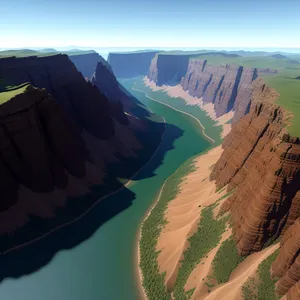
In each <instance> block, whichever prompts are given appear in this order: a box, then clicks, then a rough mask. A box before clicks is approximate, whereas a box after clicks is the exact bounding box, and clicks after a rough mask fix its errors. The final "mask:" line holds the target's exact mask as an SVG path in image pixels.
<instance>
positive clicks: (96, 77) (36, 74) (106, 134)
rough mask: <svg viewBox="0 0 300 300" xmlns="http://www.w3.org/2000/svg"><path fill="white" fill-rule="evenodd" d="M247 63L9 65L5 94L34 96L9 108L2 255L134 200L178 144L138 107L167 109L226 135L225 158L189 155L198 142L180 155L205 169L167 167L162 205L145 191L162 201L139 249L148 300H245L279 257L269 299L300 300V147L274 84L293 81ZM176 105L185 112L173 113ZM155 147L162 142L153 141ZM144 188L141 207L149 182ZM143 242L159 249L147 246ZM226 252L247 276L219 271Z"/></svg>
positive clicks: (93, 58) (163, 59)
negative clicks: (145, 168) (148, 167)
mask: <svg viewBox="0 0 300 300" xmlns="http://www.w3.org/2000/svg"><path fill="white" fill-rule="evenodd" d="M235 59H236V61H237V62H238V63H234V61H235ZM274 59H277V58H276V57H274ZM226 60H228V63H223V62H224V61H226ZM219 61H222V63H219ZM240 61H242V59H241V58H240V57H239V55H237V54H230V53H229V54H228V53H219V52H217V53H205V54H194V53H193V54H184V53H180V54H176V53H168V52H158V51H143V52H132V53H110V54H109V59H108V62H106V61H104V60H103V58H101V56H99V54H97V53H88V54H79V55H72V56H71V55H70V56H69V57H68V56H67V55H63V54H56V55H51V56H45V57H26V58H14V57H11V58H2V59H0V79H1V81H0V84H1V85H3V83H5V85H4V88H5V86H20V85H22V84H24V83H26V84H27V85H26V89H25V90H24V91H23V92H22V93H20V94H17V95H16V96H14V97H12V98H11V99H10V100H9V101H7V102H6V103H3V104H2V105H1V106H0V118H1V127H0V135H1V145H0V163H1V168H0V169H1V178H2V179H3V180H2V182H1V183H0V189H1V192H2V195H4V200H3V201H2V202H1V207H0V224H1V226H0V240H1V241H2V243H1V252H5V251H7V250H8V249H10V248H11V247H14V246H15V245H18V244H23V243H25V242H26V241H28V240H30V239H34V238H35V237H37V236H40V235H42V234H43V233H45V232H47V231H49V230H51V228H53V227H55V226H60V225H62V224H64V223H66V222H69V221H71V220H72V219H74V218H76V216H77V215H78V214H80V212H82V211H84V210H87V209H88V208H89V207H91V206H93V205H94V203H96V202H97V201H98V200H97V199H99V198H101V197H104V196H105V195H109V194H110V193H112V192H114V191H116V190H118V189H121V188H123V189H124V191H126V190H127V189H126V187H124V184H123V183H122V182H120V181H119V180H118V179H117V178H122V179H126V180H127V181H129V180H130V178H131V176H132V175H133V174H135V172H136V171H137V170H138V169H139V168H140V167H141V166H142V165H143V164H145V162H146V161H147V159H148V158H149V157H152V154H153V153H156V152H154V151H155V149H157V147H158V145H159V143H160V142H162V144H164V142H163V140H161V136H162V135H163V132H165V131H166V132H167V133H168V132H170V133H169V134H170V137H171V136H173V137H175V136H177V135H178V136H180V133H179V132H177V133H176V134H175V132H176V130H175V128H172V129H168V128H169V127H170V125H169V124H163V123H161V122H154V121H153V120H152V119H153V117H155V116H154V114H152V113H151V112H150V111H148V110H146V108H145V107H144V106H143V105H142V103H141V102H139V100H137V98H139V97H141V99H143V103H145V104H146V105H147V106H149V107H151V105H154V106H153V107H156V106H155V105H158V106H159V105H163V106H165V108H161V107H160V108H159V110H160V111H163V112H164V114H167V113H166V110H168V109H173V110H174V111H177V113H178V114H185V115H187V118H189V117H192V118H194V119H196V120H198V123H199V124H200V125H201V126H202V133H199V132H198V134H200V135H201V134H202V135H203V133H204V132H205V134H207V135H208V136H209V134H210V132H209V131H210V128H207V127H206V128H204V127H203V125H202V123H201V121H203V120H201V118H199V117H198V116H197V115H196V114H192V112H191V110H186V111H185V109H186V108H189V107H191V106H192V107H194V106H198V107H199V108H200V109H202V110H203V111H205V112H206V113H207V116H206V117H207V118H209V117H210V118H211V119H212V120H213V121H214V122H215V124H214V125H215V126H220V127H222V128H223V134H222V138H224V140H223V141H222V143H220V142H219V141H218V140H216V139H210V140H209V143H211V144H212V147H214V148H213V149H211V150H210V151H208V152H207V153H204V154H202V155H201V156H199V151H197V150H196V146H197V147H198V149H200V148H201V149H202V150H201V151H204V150H205V149H208V142H207V143H204V142H203V141H201V143H202V144H199V145H200V146H199V145H198V144H197V145H196V142H194V143H195V144H194V145H193V147H192V144H191V140H189V142H190V144H186V145H182V148H180V149H181V150H180V151H182V153H183V152H187V153H189V155H187V153H186V155H187V156H186V157H185V159H187V158H191V157H192V153H194V155H195V154H197V155H198V157H196V158H195V157H194V159H193V160H190V163H189V168H190V169H185V168H187V167H186V166H185V167H180V168H179V169H178V170H176V167H175V165H176V164H174V161H175V160H174V159H173V160H171V159H170V161H169V163H168V168H169V169H172V170H173V171H172V172H173V174H172V176H170V173H169V172H166V174H167V173H168V174H169V176H170V177H169V178H168V176H166V175H164V176H161V175H160V174H159V172H158V174H157V175H156V176H158V177H159V178H160V177H161V179H163V180H164V181H162V182H164V184H163V186H162V184H160V185H159V184H158V183H157V187H158V186H160V188H161V190H160V192H159V193H158V190H156V189H155V190H153V191H152V190H151V192H150V191H148V194H149V197H148V198H149V201H150V200H151V199H152V198H153V199H154V197H156V196H157V194H159V197H158V199H157V202H156V206H154V207H153V209H152V210H151V211H150V213H149V214H147V217H146V219H145V220H144V223H143V224H151V230H148V229H147V226H149V225H147V226H146V225H143V226H142V233H141V237H140V240H139V241H140V251H141V266H142V273H143V279H144V281H143V286H144V288H145V292H146V296H147V298H148V300H151V299H157V297H158V293H161V294H160V296H161V295H164V297H165V298H162V299H171V295H172V297H173V298H175V299H180V300H181V299H209V300H217V299H221V298H220V296H222V297H223V298H222V299H226V297H227V298H228V297H231V298H230V299H232V300H239V299H242V298H243V297H244V294H243V293H244V289H245V287H247V286H246V285H247V282H248V279H252V278H254V279H253V280H254V281H255V280H258V279H257V278H260V276H261V273H260V271H259V270H261V268H262V267H261V266H262V264H263V263H264V262H265V260H266V259H269V257H271V256H272V255H275V254H276V257H275V258H274V260H273V261H271V262H270V266H269V267H268V269H266V270H267V271H266V272H267V274H268V278H269V277H270V279H268V280H270V281H271V280H274V283H275V281H276V284H275V285H274V284H273V283H272V284H273V285H274V286H272V287H271V289H273V290H274V292H275V291H276V293H277V296H278V297H279V296H280V297H281V296H284V297H285V298H286V299H287V300H296V299H299V295H300V284H299V282H300V269H299V261H298V260H299V249H300V244H299V241H300V238H299V234H298V231H299V224H300V221H299V220H300V209H299V195H300V194H299V190H300V180H299V179H300V178H299V176H300V175H299V174H300V173H299V169H300V140H299V137H298V136H295V135H293V134H291V133H290V131H289V126H290V124H291V123H292V118H293V115H292V113H291V112H289V111H287V110H286V109H285V107H282V106H280V105H278V101H279V99H280V97H282V96H283V95H282V94H280V93H279V92H278V90H277V89H276V88H274V87H273V86H272V85H269V84H268V82H269V78H270V76H278V74H280V73H281V72H282V70H281V69H279V70H277V69H276V68H275V67H272V66H270V67H269V66H268V67H265V66H264V65H261V64H258V66H255V65H253V66H249V64H245V65H244V64H242V63H240ZM84 77H85V78H84ZM120 82H121V83H122V84H123V85H124V87H123V86H122V85H120ZM137 83H138V85H136V84H137ZM136 87H138V88H136ZM0 88H1V86H0ZM2 88H3V86H2ZM128 91H130V92H132V93H133V95H134V96H133V95H131V94H130V93H129V92H128ZM141 93H144V94H143V96H141ZM162 95H167V96H165V97H168V99H167V100H164V96H162ZM151 99H152V100H151ZM157 99H159V100H157ZM176 99H180V101H182V102H180V103H181V104H180V107H179V106H176V107H177V108H175V106H174V107H173V108H172V101H174V103H175V101H177V100H176ZM153 100H154V102H155V101H156V102H158V103H160V104H157V103H156V104H151V103H152V102H153ZM164 101H165V102H164ZM178 101H179V100H178ZM168 107H169V108H168ZM164 109H166V110H164ZM173 113H174V112H173ZM164 114H163V115H164ZM164 116H165V115H164ZM176 118H178V120H179V119H180V117H179V116H178V115H177V117H176ZM171 119H172V118H171ZM178 120H177V121H178ZM194 121H195V120H194ZM180 122H182V123H183V122H184V121H183V119H180ZM177 124H178V123H177ZM199 124H198V125H197V126H199ZM203 128H204V130H205V131H203ZM198 131H199V128H198ZM181 134H182V133H181ZM150 135H151V136H153V137H154V136H155V138H154V139H153V138H152V137H151V138H150V139H149V138H145V137H146V136H150ZM183 135H184V134H183ZM195 137H197V139H199V141H198V142H199V143H200V139H201V138H200V137H199V136H197V135H194V136H193V138H194V141H195ZM28 141H30V142H28ZM220 144H221V145H220ZM187 145H188V146H189V147H186V146H187ZM204 145H205V146H204ZM175 148H176V147H175ZM186 148H189V149H186ZM190 148H191V149H190ZM194 148H195V149H194ZM167 149H172V146H171V145H168V147H167ZM184 149H185V150H184ZM208 150H209V149H208ZM176 151H177V152H178V151H179V148H178V149H176ZM201 151H200V152H201ZM158 153H160V152H159V150H158ZM171 153H172V151H171ZM156 155H157V154H156ZM160 155H161V156H160V161H163V159H162V158H161V157H163V155H162V154H160ZM168 155H169V154H168ZM170 155H172V154H170ZM154 157H155V156H154ZM167 157H168V156H167ZM183 161H184V160H183V158H180V159H178V161H177V160H176V163H179V162H183ZM37 166H38V167H37ZM170 166H172V168H171V167H170ZM183 169H184V170H189V171H182V170H183ZM120 170H121V171H120ZM124 170H125V171H124ZM158 170H159V169H158ZM185 172H187V173H185ZM124 174H125V175H124ZM152 176H153V174H152ZM156 176H153V179H152V180H155V177H156ZM176 176H177V177H176ZM150 177H151V176H150ZM167 178H168V179H167ZM149 180H150V179H149ZM134 185H137V190H136V191H137V195H139V192H138V187H139V186H143V181H141V182H135V183H134ZM161 186H162V187H161ZM144 188H145V190H146V186H144ZM147 189H148V188H147ZM87 195H88V196H87ZM150 195H151V197H152V198H151V197H150ZM84 198H85V199H86V201H84V203H82V202H83V201H82V200H80V199H84ZM145 198H147V196H145ZM150 198H151V199H150ZM153 199H152V200H153ZM166 199H167V200H166ZM163 201H166V202H163ZM149 203H151V202H149ZM161 203H164V204H163V205H165V206H164V208H163V211H164V213H162V214H161V211H162V206H160V205H162V204H161ZM156 207H157V210H160V211H159V213H157V211H156V210H155V208H156ZM155 213H157V216H159V217H160V218H161V219H158V217H157V216H155V215H154V214H155ZM153 219H155V220H156V222H153V221H152V220H153ZM207 220H209V221H207ZM151 222H153V223H151ZM205 222H210V223H209V224H210V226H208V225H207V223H205ZM30 224H31V225H30ZM37 224H39V226H36V225H37ZM34 227H35V229H33V228H34ZM143 231H145V232H147V234H153V233H155V234H157V236H155V239H154V240H153V239H151V241H150V239H149V241H146V240H145V239H143ZM12 233H13V234H12ZM202 236H205V238H203V237H202ZM212 236H214V237H213V238H212ZM201 239H202V240H201ZM199 241H201V243H199ZM148 242H149V243H150V244H149V245H148V244H147V243H148ZM154 242H155V243H156V245H154V244H153V243H154ZM232 242H233V244H232ZM202 244H203V245H202ZM207 245H210V246H207ZM224 245H227V247H228V245H231V246H230V247H232V248H231V250H232V251H231V252H234V253H236V254H234V255H236V256H232V259H235V260H236V261H238V262H237V263H236V265H235V266H234V267H232V270H230V272H229V271H228V272H229V273H228V278H227V279H226V280H223V279H222V280H221V279H220V277H218V276H220V274H219V275H218V273H217V272H218V271H217V270H218V268H219V269H220V266H223V267H222V268H221V269H222V270H224V269H225V270H227V269H228V268H229V267H228V266H225V265H222V263H223V264H224V260H223V262H220V260H218V257H219V256H218V255H222V251H223V250H222V249H224ZM232 245H233V246H232ZM153 247H154V248H153ZM195 247H198V248H195ZM201 247H202V248H201ZM145 249H146V250H145ZM203 249H204V250H203ZM143 251H145V252H143ZM276 251H277V252H276ZM153 253H157V254H155V255H156V256H153V255H154V254H153ZM223 255H224V254H223ZM145 257H146V258H147V263H148V264H149V263H150V264H151V267H150V265H149V266H148V267H147V264H146V263H145V261H144V258H145ZM229 257H230V258H231V256H229ZM149 258H151V259H152V260H151V259H149ZM227 263H228V265H229V266H231V262H228V261H227ZM152 266H155V267H152ZM148 270H151V272H152V271H153V272H154V275H153V274H152V275H151V276H155V280H154V279H153V278H154V277H153V278H152V277H151V276H150V277H147V276H149V274H148V273H147V272H148ZM187 270H188V271H187ZM224 272H225V271H224ZM151 278H152V279H151ZM260 279H261V278H260ZM207 281H208V282H207ZM272 282H273V281H272ZM257 284H258V285H259V283H257ZM149 286H150V287H151V288H150V289H149ZM254 290H255V289H254ZM258 290H259V289H258ZM153 293H154V294H153ZM258 293H259V292H258ZM277 296H276V297H277ZM155 297H156V298H155ZM224 297H225V298H224ZM228 299H229V298H228ZM264 299H266V300H268V299H270V298H268V299H267V298H264ZM264 299H263V300H264Z"/></svg>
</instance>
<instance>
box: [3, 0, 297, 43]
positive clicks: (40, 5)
mask: <svg viewBox="0 0 300 300" xmlns="http://www.w3.org/2000/svg"><path fill="white" fill-rule="evenodd" d="M299 13H300V1H299V0H285V1H283V0H259V1H258V0H251V1H250V0H240V1H237V0H209V1H206V0H151V1H148V0H139V1H138V0H128V1H126V0H107V1H104V0H98V1H97V0H81V1H79V0H73V1H70V0H0V48H17V47H62V46H69V45H76V46H86V47H118V46H120V47H151V48H153V47H199V48H201V47H239V48H256V47H259V48H264V47H272V48H290V47H291V48H293V47H294V48H300V22H299V21H298V20H299V16H300V15H299Z"/></svg>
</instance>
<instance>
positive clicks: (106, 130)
mask: <svg viewBox="0 0 300 300" xmlns="http://www.w3.org/2000/svg"><path fill="white" fill-rule="evenodd" d="M0 78H4V81H5V84H6V85H9V86H18V85H20V84H22V83H24V82H30V83H31V84H32V85H33V86H35V87H39V88H46V90H47V91H48V92H49V93H50V94H51V95H52V96H53V97H54V98H55V99H56V100H57V101H58V103H59V104H60V105H61V106H62V107H63V109H64V110H65V112H66V113H67V115H68V116H69V118H70V119H71V120H72V121H73V123H74V124H76V126H77V127H79V129H80V130H82V129H85V130H87V131H88V132H90V133H91V134H92V135H94V136H95V137H97V138H100V139H102V138H105V139H109V138H110V137H112V136H113V134H114V126H113V120H112V118H111V116H110V114H109V111H110V107H109V103H108V100H107V98H106V97H105V96H104V95H102V94H101V93H100V92H99V90H98V89H97V88H96V87H94V86H93V85H92V84H91V83H88V82H86V81H85V80H84V78H83V77H82V75H81V73H80V72H79V71H77V69H76V67H75V66H74V65H73V63H72V62H71V61H70V60H69V58H68V56H67V55H53V56H47V57H25V58H15V57H11V58H5V59H0Z"/></svg>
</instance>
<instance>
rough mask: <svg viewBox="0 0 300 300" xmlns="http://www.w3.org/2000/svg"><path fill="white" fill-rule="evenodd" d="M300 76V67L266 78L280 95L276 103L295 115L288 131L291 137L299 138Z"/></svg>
mask: <svg viewBox="0 0 300 300" xmlns="http://www.w3.org/2000/svg"><path fill="white" fill-rule="evenodd" d="M299 75H300V67H298V68H297V69H292V70H291V69H290V70H288V69H286V70H283V72H282V73H279V74H278V75H275V76H268V77H265V78H264V79H265V81H266V83H267V84H268V85H269V86H270V87H273V88H274V89H275V90H276V91H277V92H278V93H279V94H280V97H279V99H278V100H277V102H276V103H277V104H279V105H281V106H283V107H284V108H285V109H286V110H287V111H290V112H292V113H293V115H294V117H293V118H292V119H291V121H290V122H291V124H290V125H289V126H288V127H287V130H288V132H289V133H290V134H291V135H293V136H298V137H300V82H299V80H297V79H295V78H296V77H297V76H299Z"/></svg>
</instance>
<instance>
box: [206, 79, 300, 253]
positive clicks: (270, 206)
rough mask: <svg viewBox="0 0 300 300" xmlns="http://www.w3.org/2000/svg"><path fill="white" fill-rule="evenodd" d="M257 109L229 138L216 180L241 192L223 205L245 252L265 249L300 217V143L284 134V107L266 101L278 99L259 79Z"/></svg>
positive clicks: (215, 173) (240, 250)
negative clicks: (230, 214)
mask: <svg viewBox="0 0 300 300" xmlns="http://www.w3.org/2000/svg"><path fill="white" fill-rule="evenodd" d="M254 86H256V88H255V91H254V92H253V105H252V107H251V111H250V113H249V114H247V115H246V116H245V117H243V118H242V119H241V120H240V121H239V122H238V123H236V124H235V125H233V127H232V131H231V132H230V134H229V135H228V136H227V137H226V139H225V141H224V143H223V147H224V152H223V154H222V156H221V158H220V160H219V161H218V162H217V163H216V165H215V167H214V169H213V171H212V173H211V179H213V180H216V184H217V187H218V188H222V187H223V186H225V185H227V184H228V189H229V190H234V189H236V191H235V193H234V194H233V195H232V196H231V197H229V199H228V200H227V201H226V202H225V204H224V205H223V209H224V210H228V209H230V211H231V213H232V222H233V229H234V233H235V239H236V242H237V248H238V250H239V253H240V254H242V255H247V254H249V253H251V252H253V251H258V250H260V249H262V247H263V246H264V244H265V242H266V241H267V240H269V239H270V238H273V239H274V238H276V237H278V236H279V235H280V234H281V233H282V232H284V230H285V229H286V228H288V227H289V226H290V225H291V224H293V223H294V221H295V220H296V219H297V218H298V217H299V216H300V213H299V211H300V210H299V204H298V203H299V195H298V190H299V189H300V183H299V182H300V181H299V169H300V142H299V139H297V138H292V137H290V136H289V135H288V134H285V133H284V125H285V118H286V114H285V112H284V111H283V109H282V108H280V107H279V106H277V105H275V104H271V103H261V102H258V99H260V100H263V99H264V100H265V101H267V100H270V99H274V97H278V94H277V93H276V92H274V90H272V89H269V88H268V87H266V85H265V84H263V81H262V79H258V80H257V81H256V82H255V84H254Z"/></svg>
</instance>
